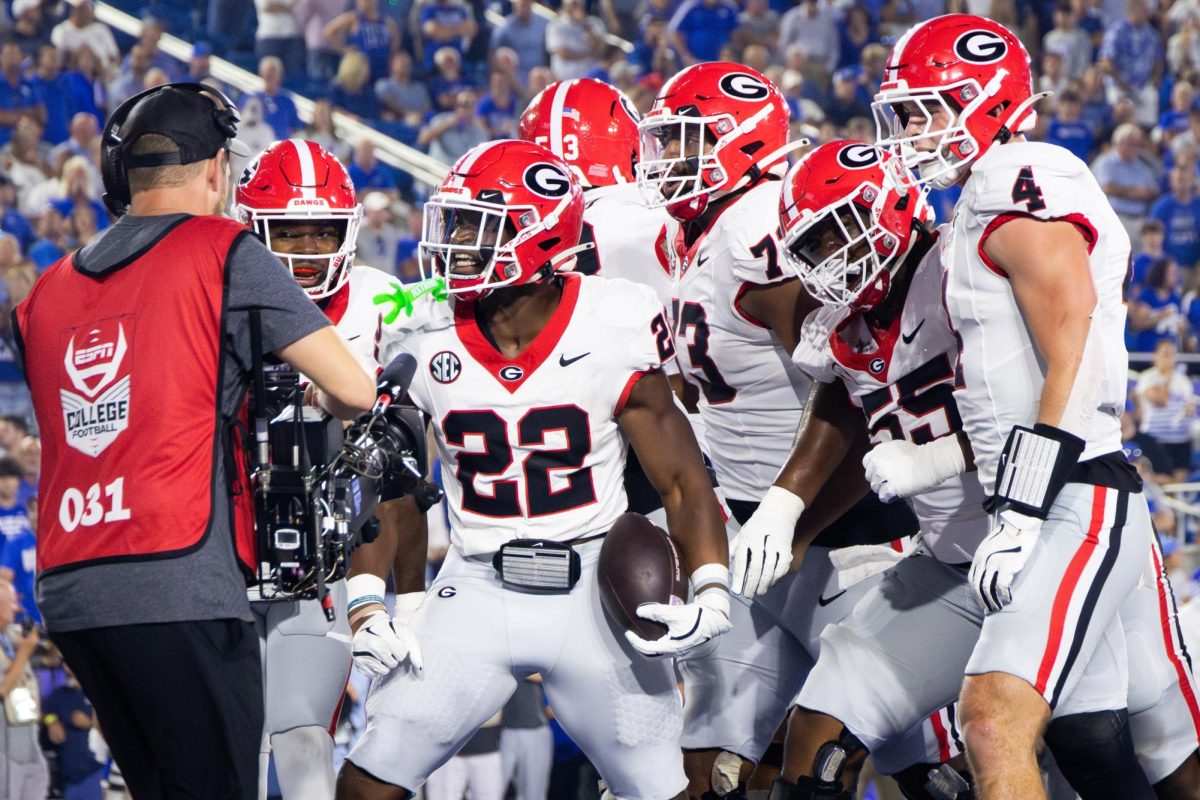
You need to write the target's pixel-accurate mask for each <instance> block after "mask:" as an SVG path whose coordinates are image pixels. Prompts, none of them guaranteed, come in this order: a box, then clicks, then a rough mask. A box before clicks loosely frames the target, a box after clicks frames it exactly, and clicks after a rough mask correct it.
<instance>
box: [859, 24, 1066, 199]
mask: <svg viewBox="0 0 1200 800" xmlns="http://www.w3.org/2000/svg"><path fill="white" fill-rule="evenodd" d="M1043 96H1044V95H1042V94H1037V95H1035V94H1034V93H1033V75H1032V73H1031V71H1030V67H1029V52H1028V51H1027V50H1026V49H1025V45H1023V44H1021V40H1020V39H1018V38H1017V37H1016V36H1015V35H1013V33H1012V31H1010V30H1009V29H1008V28H1006V27H1004V26H1003V25H1001V24H1000V23H998V22H993V21H992V20H990V19H987V18H985V17H977V16H974V15H972V14H947V15H945V16H942V17H934V18H933V19H931V20H928V21H926V22H922V23H920V24H919V25H916V26H914V27H913V28H910V29H909V30H908V32H907V33H905V34H904V36H902V37H900V40H899V41H898V42H896V46H895V47H894V48H892V54H891V56H890V57H889V58H888V62H887V66H886V67H885V71H884V76H883V83H882V84H881V85H880V88H879V93H878V94H877V95H875V102H874V103H873V108H874V111H875V126H876V130H877V133H878V138H879V145H880V146H882V147H887V148H889V149H891V150H892V151H893V152H896V153H899V154H900V155H902V156H903V158H904V163H905V166H907V167H909V168H910V169H915V170H918V171H919V172H920V179H919V180H920V182H921V183H931V184H933V185H934V186H936V187H937V188H939V189H944V188H946V187H948V186H951V185H953V184H954V183H955V182H957V181H958V180H959V179H960V178H961V177H962V176H963V175H964V168H965V167H966V165H967V164H969V163H970V162H971V161H972V160H974V159H976V158H979V157H980V156H981V155H983V154H984V153H985V152H987V150H988V148H989V147H991V146H992V144H993V143H995V142H997V141H1000V142H1004V141H1007V140H1008V139H1009V137H1011V136H1012V135H1013V134H1016V133H1021V132H1024V131H1028V130H1031V129H1032V128H1033V126H1034V125H1035V124H1036V123H1037V112H1036V111H1034V110H1033V104H1034V102H1036V101H1037V100H1038V99H1039V98H1041V97H1043ZM922 120H924V122H923V126H922V129H921V130H920V131H919V132H917V133H911V132H910V130H911V128H910V124H911V123H912V122H914V121H916V122H921V121H922Z"/></svg>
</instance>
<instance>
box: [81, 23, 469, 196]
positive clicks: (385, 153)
mask: <svg viewBox="0 0 1200 800" xmlns="http://www.w3.org/2000/svg"><path fill="white" fill-rule="evenodd" d="M96 18H97V19H98V20H100V21H101V22H103V23H104V24H105V25H108V26H109V27H110V28H115V29H116V30H119V31H121V32H122V33H126V34H129V35H130V36H133V37H135V38H136V37H138V36H140V35H141V32H142V21H141V20H139V19H138V18H137V17H134V16H131V15H129V14H126V13H125V12H124V11H121V10H120V9H118V8H114V7H113V6H110V5H108V4H107V3H97V4H96ZM158 47H159V49H160V50H162V51H163V52H164V53H166V54H167V55H169V56H171V57H172V58H177V59H179V60H180V61H182V62H184V63H185V64H186V63H187V61H188V59H189V58H190V57H191V55H192V47H193V45H192V44H191V43H190V42H186V41H184V40H183V39H180V38H179V37H177V36H171V35H170V34H163V36H162V39H160V40H159V43H158ZM210 64H211V66H210V69H211V71H212V76H213V77H214V78H216V79H217V80H219V81H221V82H222V83H224V84H226V85H228V86H232V87H234V88H236V89H237V90H238V91H240V92H261V91H262V90H263V88H264V84H263V80H262V78H260V77H258V76H257V75H255V74H254V73H252V72H249V71H247V70H244V69H242V68H241V67H239V66H237V65H236V64H231V63H230V62H228V61H226V60H225V59H223V58H219V57H217V56H215V55H214V56H213V57H212V59H211V61H210ZM291 96H292V99H293V100H295V102H296V110H297V111H298V112H299V113H300V119H301V120H303V121H304V122H306V123H309V122H312V117H313V106H314V105H315V104H314V103H313V101H312V100H311V99H309V98H307V97H304V96H302V95H298V94H295V93H294V92H293V93H292V95H291ZM333 122H334V125H335V126H336V127H337V128H338V130H339V132H340V133H341V134H342V135H344V136H345V137H346V138H347V140H349V141H351V142H355V141H358V140H359V139H364V138H365V139H370V140H371V142H372V144H374V145H375V155H376V157H377V158H378V159H379V160H380V161H382V162H383V163H385V164H387V165H389V166H392V167H395V168H397V169H401V170H404V171H405V172H407V173H408V174H410V175H412V176H413V179H414V180H416V181H418V182H420V183H423V184H426V185H427V186H437V185H438V184H440V183H441V182H442V180H443V179H444V178H445V177H446V174H447V173H448V172H449V169H450V168H449V166H448V165H446V164H444V163H442V162H441V161H439V160H438V159H436V158H432V157H431V156H429V155H428V154H426V153H422V152H421V151H420V150H417V149H416V148H413V147H409V146H408V145H406V144H404V143H402V142H398V141H396V140H395V139H393V138H391V137H390V136H385V135H384V134H382V133H380V132H379V131H377V130H375V129H373V128H371V127H370V126H368V125H365V124H363V123H362V122H360V121H359V120H357V119H355V118H354V117H351V116H349V115H347V114H343V113H342V112H340V111H335V112H334V114H333Z"/></svg>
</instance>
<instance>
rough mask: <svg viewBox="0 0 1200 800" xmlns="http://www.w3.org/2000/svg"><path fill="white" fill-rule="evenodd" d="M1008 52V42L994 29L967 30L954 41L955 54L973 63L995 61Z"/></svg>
mask: <svg viewBox="0 0 1200 800" xmlns="http://www.w3.org/2000/svg"><path fill="white" fill-rule="evenodd" d="M1007 52H1008V43H1007V42H1005V41H1004V37H1002V36H1000V34H998V33H995V32H993V31H985V30H973V31H967V32H966V33H964V34H963V35H962V36H959V37H958V39H957V40H955V42H954V53H955V55H957V56H958V57H959V58H961V59H962V60H963V61H969V62H970V63H972V64H992V63H995V62H996V61H999V60H1000V59H1002V58H1004V55H1005V53H1007Z"/></svg>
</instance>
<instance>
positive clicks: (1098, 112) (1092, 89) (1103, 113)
mask: <svg viewBox="0 0 1200 800" xmlns="http://www.w3.org/2000/svg"><path fill="white" fill-rule="evenodd" d="M1079 95H1080V97H1081V98H1082V99H1083V112H1082V113H1081V114H1080V119H1081V120H1082V121H1083V122H1085V123H1086V124H1087V125H1088V126H1089V127H1091V129H1092V131H1093V132H1095V134H1096V137H1097V141H1100V134H1101V132H1102V131H1105V130H1108V129H1109V127H1110V126H1111V125H1112V107H1111V106H1109V104H1108V92H1107V91H1106V90H1105V88H1104V75H1103V73H1102V72H1101V71H1100V68H1099V67H1096V66H1091V67H1088V68H1087V69H1085V70H1084V71H1083V80H1082V81H1081V82H1080V87H1079Z"/></svg>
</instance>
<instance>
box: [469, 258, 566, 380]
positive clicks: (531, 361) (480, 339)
mask: <svg viewBox="0 0 1200 800" xmlns="http://www.w3.org/2000/svg"><path fill="white" fill-rule="evenodd" d="M562 278H563V286H562V297H561V298H559V301H558V308H556V309H554V313H552V314H551V315H550V319H549V321H547V322H546V326H545V327H544V328H542V330H541V332H539V333H538V335H537V336H535V337H534V339H533V341H532V342H530V343H529V346H528V347H526V348H525V349H524V350H522V351H521V353H520V355H518V356H517V357H516V358H511V359H510V358H508V357H506V356H505V355H503V354H502V353H500V351H498V350H497V349H496V348H495V347H493V346H492V343H491V342H490V341H488V338H487V336H485V335H484V333H483V331H481V330H480V329H479V323H478V322H476V321H475V304H474V303H456V304H455V307H454V317H455V319H454V330H455V331H456V332H457V333H458V340H459V341H460V342H462V344H463V347H465V348H466V350H467V353H469V354H470V355H471V357H472V358H474V359H475V360H476V361H477V362H479V364H480V366H482V367H483V368H484V369H486V370H487V371H488V372H490V373H491V374H492V377H494V378H495V379H496V382H497V383H499V384H500V385H501V386H503V387H504V388H505V389H507V390H508V392H509V394H512V393H513V392H515V391H517V389H519V388H521V384H523V383H524V382H525V381H527V380H528V379H529V376H530V375H532V374H533V373H534V372H536V371H537V368H538V367H540V366H541V365H542V364H543V363H544V362H545V361H546V359H547V358H549V357H550V354H551V353H552V352H554V349H555V348H556V347H558V342H559V340H560V339H562V335H563V332H564V331H566V329H567V324H568V323H569V322H570V321H571V315H572V314H573V313H574V311H575V303H576V301H577V300H578V299H579V285H580V277H579V275H576V274H573V273H569V272H568V273H562Z"/></svg>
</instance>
